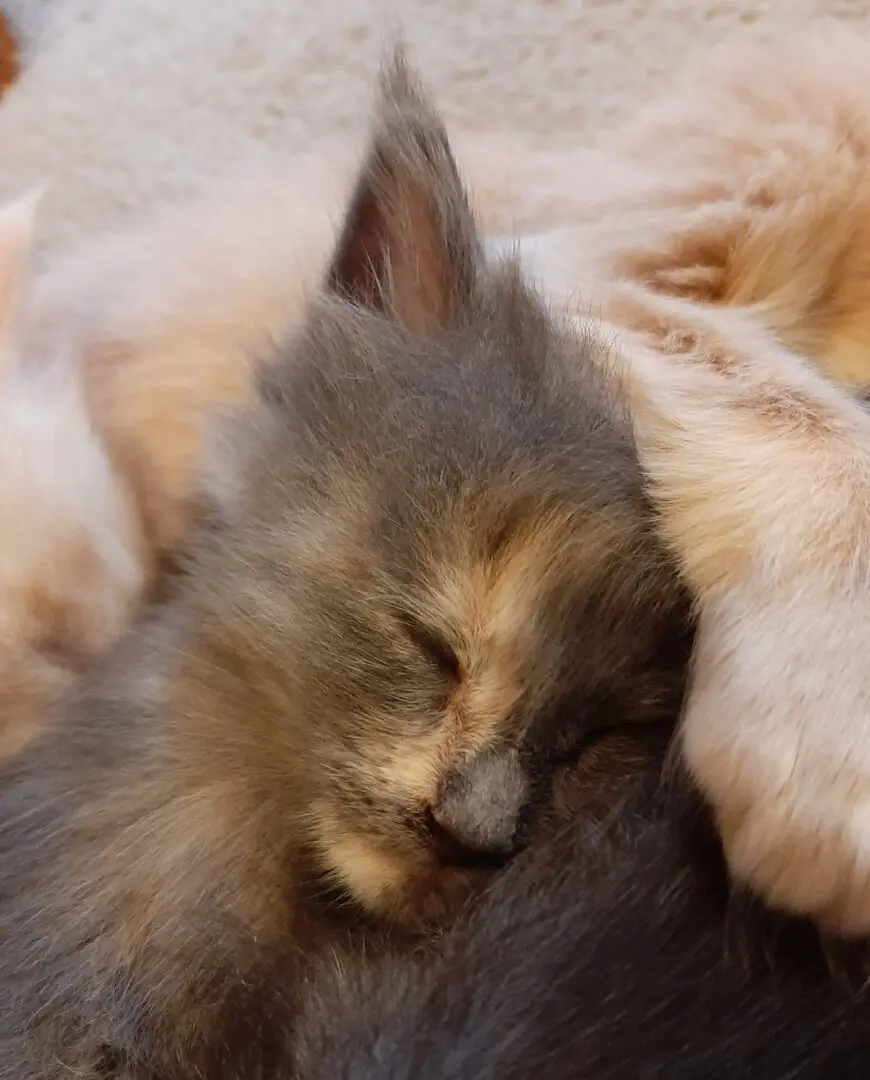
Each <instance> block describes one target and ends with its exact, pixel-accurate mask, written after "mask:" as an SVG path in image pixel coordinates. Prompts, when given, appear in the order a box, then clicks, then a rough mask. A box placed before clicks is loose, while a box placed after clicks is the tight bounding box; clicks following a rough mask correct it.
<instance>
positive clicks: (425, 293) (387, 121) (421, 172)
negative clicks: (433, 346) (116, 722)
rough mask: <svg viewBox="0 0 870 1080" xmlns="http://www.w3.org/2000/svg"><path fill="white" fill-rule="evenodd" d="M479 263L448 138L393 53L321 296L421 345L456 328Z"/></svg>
mask: <svg viewBox="0 0 870 1080" xmlns="http://www.w3.org/2000/svg"><path fill="white" fill-rule="evenodd" d="M482 262H483V254H482V245H481V241H480V238H479V236H478V233H477V228H476V226H475V222H474V217H473V215H472V213H471V209H470V207H469V204H468V200H467V198H466V195H465V190H464V188H463V185H462V181H461V179H460V176H459V172H458V170H457V167H456V162H455V161H454V159H453V154H452V153H451V150H450V144H449V142H448V139H447V132H446V131H445V129H444V125H443V124H442V122H441V120H440V119H439V117H438V115H437V113H436V112H435V111H434V110H433V108H432V106H431V105H430V104H429V103H428V102H427V100H426V98H425V96H424V95H423V93H422V91H421V90H420V88H419V86H418V85H417V83H416V81H415V79H414V77H413V76H412V74H411V73H410V71H409V70H408V68H407V67H406V65H405V62H404V59H403V57H402V55H401V53H399V52H398V51H397V53H396V55H395V56H394V58H393V60H392V62H391V63H390V64H389V65H388V66H387V67H386V69H385V70H384V72H383V74H382V76H381V101H380V109H379V114H378V121H377V127H376V130H375V133H374V136H373V138H372V142H371V145H370V147H369V151H368V157H367V160H366V162H365V164H364V166H363V169H362V172H361V175H360V177H359V179H358V181H357V186H356V190H355V192H354V195H353V198H352V200H351V205H350V209H349V211H348V213H347V217H346V219H345V223H344V228H343V230H342V235H341V237H340V239H339V243H338V247H337V250H336V252H335V255H334V257H333V261H332V265H331V267H330V270H329V273H328V276H327V283H326V284H327V289H329V290H332V291H334V292H337V293H339V294H341V295H343V296H345V297H347V298H348V299H350V300H352V301H353V302H354V303H356V304H359V305H360V306H362V307H365V308H368V309H370V310H374V311H378V312H381V313H383V314H385V315H388V316H389V317H391V318H393V319H395V320H396V321H397V322H399V323H401V324H402V325H403V326H405V327H406V328H407V329H408V330H411V331H412V332H414V333H417V334H420V335H425V334H428V333H432V332H434V331H436V330H439V329H444V328H448V327H451V326H455V325H458V324H459V323H461V322H463V321H464V318H465V316H466V314H467V312H468V311H469V310H470V308H471V306H472V305H473V303H474V301H475V296H476V293H477V282H478V277H479V274H480V272H481V266H482Z"/></svg>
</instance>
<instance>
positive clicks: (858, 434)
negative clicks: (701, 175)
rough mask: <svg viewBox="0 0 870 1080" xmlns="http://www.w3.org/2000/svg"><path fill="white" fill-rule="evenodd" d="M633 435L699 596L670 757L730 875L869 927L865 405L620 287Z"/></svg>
mask: <svg viewBox="0 0 870 1080" xmlns="http://www.w3.org/2000/svg"><path fill="white" fill-rule="evenodd" d="M620 305H621V306H620V308H619V310H620V318H621V320H622V324H623V325H626V324H627V325H629V326H631V327H632V328H633V330H632V332H633V333H635V334H636V335H637V336H636V337H632V338H631V340H630V341H629V346H628V348H627V350H626V355H627V364H628V371H627V378H626V385H627V386H628V388H629V392H630V398H631V404H632V411H633V417H634V423H635V429H636V434H637V441H638V449H639V452H640V455H641V460H642V463H643V466H644V469H645V471H646V473H647V475H648V477H649V480H650V484H651V489H652V492H653V494H654V497H655V498H656V500H657V502H658V505H659V508H660V512H661V524H662V531H663V533H664V535H665V536H666V538H667V540H668V542H669V544H670V545H671V547H672V549H673V550H674V551H675V553H676V554H677V555H678V556H679V557H680V559H681V562H682V565H683V568H684V570H685V573H686V576H687V579H688V581H689V584H690V586H691V587H692V589H693V591H694V593H695V597H696V601H697V607H698V615H699V638H698V643H697V647H696V655H695V658H694V673H693V679H692V684H691V688H690V692H689V697H688V701H687V706H686V710H685V714H684V718H683V722H682V729H681V747H682V751H683V754H684V758H685V760H686V762H687V764H688V766H689V768H690V770H691V772H692V774H693V776H694V777H695V779H696V781H697V783H698V784H699V786H700V787H701V789H702V791H703V792H704V794H705V795H706V797H707V798H708V799H709V800H710V802H711V803H712V806H713V808H714V811H715V813H716V816H717V819H718V822H719V826H720V829H721V833H722V839H723V842H724V845H725V850H726V854H727V856H728V860H729V864H730V867H731V870H732V873H733V875H734V877H735V879H736V880H737V881H738V882H740V883H743V884H746V885H748V886H749V887H751V888H752V889H753V890H755V891H757V892H759V893H760V894H761V895H762V896H763V897H764V898H765V899H766V900H767V901H768V902H770V903H771V904H773V905H775V906H777V907H780V908H782V909H785V910H788V911H791V912H795V913H799V914H805V915H810V916H812V917H814V918H816V919H817V920H818V921H819V922H820V923H822V924H823V925H825V926H826V927H827V928H830V929H834V930H837V931H842V932H848V933H861V932H868V931H870V666H868V664H867V662H866V658H867V656H868V655H870V619H868V612H870V418H868V416H867V415H866V414H865V413H864V412H863V411H862V410H861V408H860V407H859V406H858V405H857V404H856V403H855V402H854V401H852V400H850V399H848V398H847V397H846V396H845V395H842V394H841V393H840V392H839V391H837V390H836V389H835V388H834V387H833V386H832V385H831V384H829V383H828V382H827V381H826V380H824V379H823V378H822V377H821V376H820V375H818V374H817V373H816V372H815V371H813V370H812V368H811V367H810V365H809V364H807V363H806V362H805V361H804V360H803V359H802V358H801V357H798V356H796V355H794V354H791V353H789V352H787V351H786V350H784V349H782V348H781V347H779V346H778V345H777V344H776V343H775V342H773V341H772V340H771V339H770V338H768V337H766V336H765V335H764V334H763V333H762V331H761V330H760V329H758V328H757V327H754V326H753V325H752V324H751V323H749V322H748V321H742V320H741V319H740V317H738V316H736V315H735V314H734V313H731V312H723V311H711V310H710V309H701V308H699V307H697V306H695V305H692V304H689V303H685V302H681V301H673V300H671V299H668V298H665V299H662V298H658V297H651V296H649V295H648V294H646V293H644V292H642V291H641V290H638V289H633V288H632V289H628V290H626V291H625V292H624V293H623V294H622V296H621V298H620Z"/></svg>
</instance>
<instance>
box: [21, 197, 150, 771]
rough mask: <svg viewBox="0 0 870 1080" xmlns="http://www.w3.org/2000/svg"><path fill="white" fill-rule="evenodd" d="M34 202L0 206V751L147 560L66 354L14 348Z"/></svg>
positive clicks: (121, 616) (114, 615)
mask: <svg viewBox="0 0 870 1080" xmlns="http://www.w3.org/2000/svg"><path fill="white" fill-rule="evenodd" d="M35 204H36V198H35V197H28V198H25V199H22V200H20V201H19V202H16V203H14V204H11V205H9V206H6V207H5V208H3V209H2V211H0V522H2V528H0V716H2V719H0V757H3V756H6V755H7V754H10V753H13V752H15V751H16V750H17V749H18V748H19V747H20V746H21V745H22V744H23V743H24V742H26V741H27V740H28V738H29V737H30V736H31V735H32V733H33V731H34V724H35V722H36V719H37V717H38V716H39V715H40V713H41V712H42V710H43V708H44V706H45V704H46V703H47V702H48V701H50V700H52V699H53V698H54V697H56V696H57V694H58V693H59V692H60V691H61V690H63V688H64V687H66V686H67V685H68V684H69V682H70V680H71V679H72V678H73V676H74V675H75V673H76V672H78V671H79V670H81V668H82V667H83V666H84V665H86V664H87V662H88V660H89V659H90V658H92V657H93V656H96V655H98V654H99V653H101V652H102V651H103V650H104V649H105V648H106V646H107V645H108V644H109V643H111V641H113V640H114V638H115V637H116V636H117V634H118V633H119V632H120V631H121V630H122V629H123V628H124V627H125V626H126V625H127V623H128V621H129V618H130V613H131V611H132V609H133V606H134V605H135V603H136V601H137V600H138V598H139V596H140V593H141V590H142V588H143V586H144V581H145V577H146V563H147V553H146V549H145V547H144V544H143V536H142V531H141V522H140V516H139V512H138V508H137V506H136V503H135V500H134V499H133V498H132V497H131V495H130V492H129V491H128V490H127V488H126V486H125V485H124V484H123V483H122V482H121V481H120V480H119V478H118V476H117V474H116V471H115V469H114V467H113V465H112V463H111V461H110V459H109V457H108V455H107V453H106V451H105V448H104V446H103V443H102V441H101V439H100V438H99V436H98V435H97V434H96V433H95V432H94V430H93V427H92V425H91V422H90V418H89V415H88V411H87V409H86V406H85V400H84V393H83V388H82V386H81V383H80V382H79V378H78V372H77V369H76V366H75V364H74V363H71V362H70V357H69V355H68V354H67V353H65V352H64V351H63V350H62V349H59V350H58V351H55V352H52V353H51V354H48V353H42V352H41V351H35V350H27V349H24V348H23V347H22V343H21V337H22V335H21V329H22V327H21V323H20V307H21V304H22V301H23V299H24V297H25V295H26V293H27V289H28V285H27V281H26V278H27V269H26V264H27V256H28V252H29V250H30V243H31V236H32V230H33V219H34V211H35Z"/></svg>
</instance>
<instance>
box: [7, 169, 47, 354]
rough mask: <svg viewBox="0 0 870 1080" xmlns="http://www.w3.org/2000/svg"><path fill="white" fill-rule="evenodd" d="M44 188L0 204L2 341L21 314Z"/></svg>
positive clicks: (38, 188)
mask: <svg viewBox="0 0 870 1080" xmlns="http://www.w3.org/2000/svg"><path fill="white" fill-rule="evenodd" d="M44 191H45V185H41V186H40V187H37V188H34V189H33V190H32V191H30V192H28V193H27V194H26V195H23V196H22V197H21V198H20V199H16V200H15V201H14V202H10V203H7V204H6V205H5V206H2V207H0V340H5V339H7V338H8V336H9V333H10V331H11V328H12V323H13V320H14V319H15V316H16V315H17V313H18V308H19V305H20V301H21V293H22V288H23V284H24V277H25V273H26V270H27V262H28V259H29V257H30V252H31V248H32V247H33V234H34V227H35V224H36V212H37V207H38V205H39V203H40V201H41V199H42V196H43V193H44Z"/></svg>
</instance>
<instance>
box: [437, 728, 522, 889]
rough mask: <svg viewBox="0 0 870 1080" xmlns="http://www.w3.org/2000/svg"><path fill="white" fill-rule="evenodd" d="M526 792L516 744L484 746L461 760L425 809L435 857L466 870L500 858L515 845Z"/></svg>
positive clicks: (497, 862) (492, 863) (499, 861)
mask: <svg viewBox="0 0 870 1080" xmlns="http://www.w3.org/2000/svg"><path fill="white" fill-rule="evenodd" d="M529 796H530V785H529V781H528V777H527V775H526V772H525V770H524V768H523V765H522V762H521V759H520V755H519V753H518V751H517V750H516V749H515V748H513V747H505V748H499V749H492V750H487V751H484V752H483V753H480V754H477V755H475V756H474V757H472V758H468V759H466V760H465V761H463V762H461V763H460V764H459V765H458V766H457V767H456V768H455V769H453V771H452V772H451V773H449V775H448V776H447V778H446V780H445V781H444V783H443V784H442V786H441V791H440V793H439V796H438V798H437V800H436V801H435V802H434V803H433V804H432V806H431V807H429V810H428V812H427V826H428V831H429V838H430V841H431V843H432V845H433V847H434V848H435V850H436V852H437V854H438V857H439V859H440V860H441V861H442V862H443V863H445V864H447V865H451V866H460V867H467V868H469V869H474V868H479V867H482V866H493V867H496V866H499V865H501V864H503V863H505V862H506V861H507V860H508V859H510V858H511V856H512V855H514V854H515V853H516V851H517V850H518V848H519V847H520V837H521V833H522V831H523V830H521V824H522V821H523V816H524V811H525V809H526V807H527V805H528V802H529Z"/></svg>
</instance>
